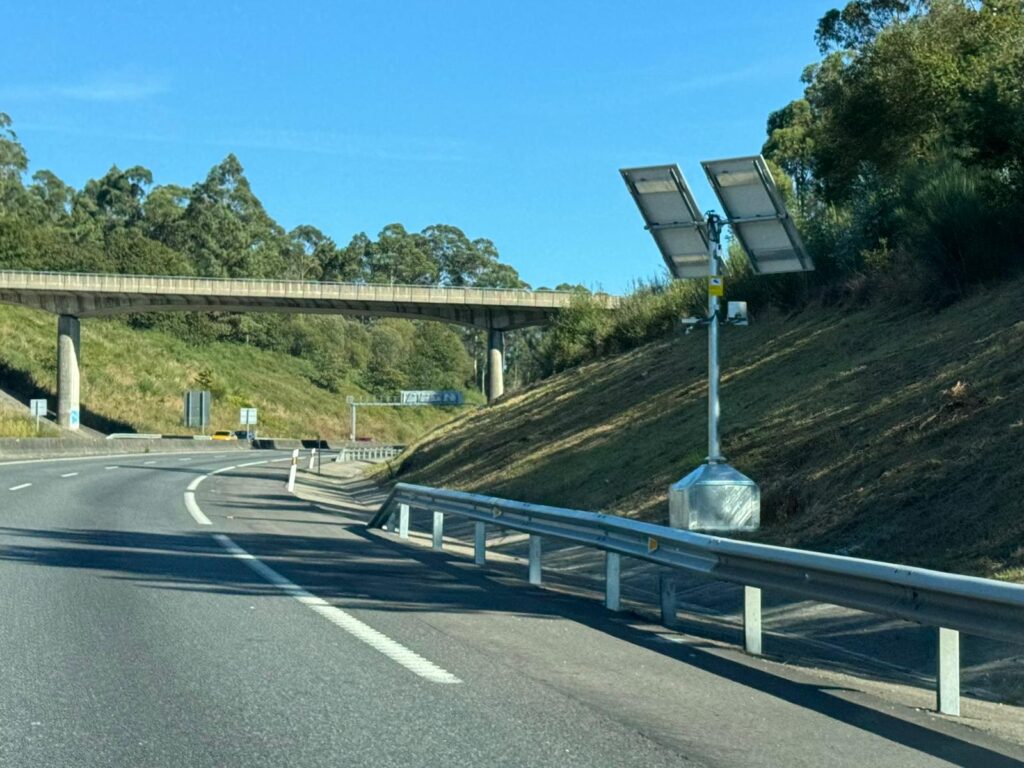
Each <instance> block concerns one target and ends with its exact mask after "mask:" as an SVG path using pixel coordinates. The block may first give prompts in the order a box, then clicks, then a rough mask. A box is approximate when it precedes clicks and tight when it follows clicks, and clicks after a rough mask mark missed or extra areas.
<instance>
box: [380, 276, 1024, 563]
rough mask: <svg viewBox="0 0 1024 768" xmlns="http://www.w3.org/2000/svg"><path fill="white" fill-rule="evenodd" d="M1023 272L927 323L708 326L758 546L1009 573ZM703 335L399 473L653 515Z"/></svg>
mask: <svg viewBox="0 0 1024 768" xmlns="http://www.w3.org/2000/svg"><path fill="white" fill-rule="evenodd" d="M1021 306H1024V281H1018V282H1014V283H1010V284H1007V285H1004V286H1002V287H1000V288H999V289H997V290H993V291H991V292H988V293H984V294H982V295H977V296H975V297H974V298H972V299H969V300H966V301H964V302H961V303H960V304H958V305H955V306H953V307H951V308H949V309H946V310H944V311H943V312H940V313H937V314H936V313H930V312H929V313H918V314H908V313H906V312H902V313H901V312H900V311H897V310H894V309H893V308H889V307H877V306H876V307H871V308H868V309H858V310H840V309H836V308H816V309H808V310H806V311H804V312H803V313H801V314H800V315H798V316H795V317H789V318H773V319H768V320H762V321H760V322H756V323H755V324H754V325H752V326H751V327H749V328H730V329H726V331H725V332H724V333H723V342H722V348H723V370H724V381H723V387H722V398H723V411H724V413H723V424H722V427H723V435H724V450H725V454H726V455H727V456H728V458H729V460H730V462H731V463H733V464H734V465H735V466H736V467H738V468H740V469H741V470H743V471H744V472H746V473H747V474H749V475H750V476H752V477H754V478H756V479H757V480H758V481H759V482H760V483H761V485H762V490H763V513H762V515H763V523H764V526H763V529H762V531H761V532H759V533H758V534H757V536H756V538H757V539H760V540H763V541H768V542H772V543H779V544H784V545H788V546H798V547H805V548H811V549H819V550H826V551H833V552H841V553H848V554H856V555H857V556H860V557H872V558H879V559H887V560H896V561H900V562H907V563H911V564H918V565H923V566H927V567H934V568H942V569H951V570H958V571H961V572H965V573H976V574H984V575H991V576H997V577H1001V578H1013V579H1020V578H1021V577H1022V576H1024V447H1022V446H1024V315H1022V312H1021V309H1020V308H1021ZM705 344H706V337H705V336H704V334H703V333H694V334H692V335H690V336H686V337H684V336H680V337H677V338H673V339H671V340H667V341H664V342H659V343H655V344H651V345H648V346H646V347H643V348H641V349H638V350H635V351H633V352H631V353H628V354H625V355H621V356H618V357H614V358H610V359H606V360H602V361H600V362H597V363H594V364H590V365H586V366H582V367H580V368H577V369H575V370H572V371H569V372H567V373H565V374H562V375H559V376H556V377H553V378H552V379H550V380H547V381H544V382H541V383H540V384H538V385H536V386H534V387H532V388H531V389H528V390H526V391H524V392H522V393H519V394H517V395H515V396H512V397H509V398H507V399H506V400H504V401H503V402H502V403H501V404H499V405H498V406H497V407H494V408H490V409H486V410H484V411H479V412H476V413H473V414H467V415H466V416H464V417H463V418H461V419H459V420H457V421H455V422H452V423H451V424H449V425H446V426H444V427H442V428H439V429H438V430H435V431H434V432H433V433H431V434H430V435H428V436H427V437H426V438H424V439H423V440H421V441H420V443H419V444H418V445H417V447H416V450H415V451H414V452H411V453H410V454H407V457H406V458H405V460H404V461H403V463H402V464H401V465H400V467H399V468H398V470H397V474H398V476H399V477H400V479H402V480H406V481H409V482H417V483H424V484H429V485H441V486H449V487H455V488H460V489H464V490H473V491H481V492H487V493H491V494H494V495H498V496H506V497H511V498H518V499H523V500H528V501H535V502H544V503H549V504H556V505H564V506H571V507H577V508H583V509H603V510H606V511H611V512H615V513H618V514H623V515H630V516H636V517H640V518H644V519H649V520H655V521H665V520H666V519H667V503H666V501H665V497H666V487H667V486H668V484H669V483H671V482H673V481H675V480H676V479H678V478H679V477H681V476H682V475H683V474H685V473H686V472H687V471H688V470H689V469H691V468H692V467H694V466H695V465H696V464H698V463H699V462H700V461H701V460H702V459H703V457H704V455H705V445H706V443H705V440H706V438H705V429H706V421H705V400H704V398H705V397H706V382H705V373H706V367H705V365H706V364H705Z"/></svg>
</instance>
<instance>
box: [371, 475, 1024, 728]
mask: <svg viewBox="0 0 1024 768" xmlns="http://www.w3.org/2000/svg"><path fill="white" fill-rule="evenodd" d="M411 509H422V510H427V511H430V512H433V531H432V534H433V545H434V548H435V549H440V548H441V546H442V543H443V530H444V516H445V515H446V514H451V515H459V516H461V517H465V518H468V519H471V520H473V521H475V535H474V551H475V561H476V562H477V563H478V564H481V565H482V564H483V563H484V562H485V558H486V526H488V525H490V526H495V527H498V528H504V529H510V530H514V531H520V532H523V533H527V534H529V535H530V542H529V579H530V582H531V583H534V584H539V583H540V582H541V542H542V539H543V538H552V539H559V540H562V541H566V542H571V543H573V544H578V545H582V546H586V547H592V548H595V549H599V550H604V551H605V553H606V560H605V566H606V567H605V577H606V578H605V604H606V605H607V606H608V607H609V608H611V609H613V610H618V609H619V602H620V598H619V595H620V588H619V574H620V558H621V557H622V556H623V555H625V556H627V557H632V558H636V559H638V560H646V561H648V562H651V563H657V564H658V565H661V566H665V567H666V568H667V569H670V570H669V571H668V572H667V574H666V575H663V576H662V580H661V585H660V600H661V614H662V621H663V622H664V623H665V624H668V625H671V624H674V623H675V620H676V613H677V604H676V593H675V590H676V587H675V580H674V579H673V578H672V577H671V574H672V571H688V572H692V573H698V574H701V575H703V576H707V577H711V578H714V579H720V580H723V581H729V582H733V583H736V584H741V585H743V587H744V590H743V591H744V608H743V617H744V647H745V648H746V650H747V651H748V652H750V653H753V654H759V653H760V652H761V590H762V589H771V590H775V591H778V592H781V593H784V594H787V595H790V596H793V597H796V598H800V599H805V600H814V601H818V602H824V603H830V604H834V605H841V606H846V607H849V608H855V609H857V610H861V611H866V612H869V613H875V614H878V615H881V616H888V617H893V618H897V619H904V620H906V621H910V622H915V623H918V624H924V625H928V626H933V627H936V628H938V632H937V642H938V651H939V652H938V668H937V675H936V679H937V707H938V709H939V711H940V712H943V713H945V714H959V712H960V655H959V632H961V631H962V632H966V633H968V634H973V635H979V636H981V637H988V638H993V639H996V640H1003V641H1009V642H1016V643H1020V642H1024V586H1022V585H1018V584H1010V583H1004V582H998V581H993V580H990V579H982V578H976V577H971V576H960V575H957V574H951V573H942V572H940V571H932V570H927V569H924V568H915V567H911V566H906V565H896V564H893V563H883V562H876V561H872V560H861V559H857V558H852V557H842V556H839V555H829V554H823V553H819V552H808V551H804V550H798V549H788V548H784V547H775V546H769V545H766V544H755V543H751V542H744V541H736V540H732V539H727V538H721V537H717V536H708V535H703V534H698V533H693V532H690V531H683V530H678V529H674V528H667V527H665V526H660V525H654V524H651V523H645V522H641V521H638V520H631V519H629V518H624V517H619V516H616V515H605V514H601V513H598V512H586V511H582V510H575V509H563V508H559V507H549V506H543V505H538V504H528V503H525V502H520V501H510V500H508V499H500V498H495V497H491V496H482V495H477V494H471V493H463V492H461V491H450V490H445V489H440V488H429V487H426V486H419V485H409V484H406V483H399V484H398V485H396V486H395V487H394V489H393V490H392V491H391V493H390V495H389V496H388V497H387V499H386V500H385V501H384V504H383V505H382V506H381V508H380V511H379V512H378V513H377V514H376V515H375V516H374V518H373V519H372V520H371V521H370V523H369V525H370V526H371V527H387V528H389V529H391V530H396V529H397V530H398V532H399V536H400V537H402V538H407V537H408V532H409V513H410V510H411Z"/></svg>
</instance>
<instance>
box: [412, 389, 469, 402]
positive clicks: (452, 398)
mask: <svg viewBox="0 0 1024 768" xmlns="http://www.w3.org/2000/svg"><path fill="white" fill-rule="evenodd" d="M398 395H399V397H398V399H399V402H401V404H402V405H462V393H461V392H459V391H458V390H457V389H413V390H405V389H403V390H402V391H401V392H399V393H398Z"/></svg>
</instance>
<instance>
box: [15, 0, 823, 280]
mask: <svg viewBox="0 0 1024 768" xmlns="http://www.w3.org/2000/svg"><path fill="white" fill-rule="evenodd" d="M835 4H836V3H829V2H828V1H827V0H816V1H814V2H811V1H809V0H807V1H805V0H800V1H798V2H784V3H767V2H756V1H755V0H724V1H722V2H718V3H716V4H714V5H713V6H710V7H709V5H708V4H706V3H696V2H654V1H651V2H645V1H643V0H638V1H636V2H605V1H604V0H591V1H590V2H557V1H556V0H548V1H547V2H534V1H533V0H527V1H525V2H524V1H521V0H517V1H515V2H512V1H509V2H501V3H499V2H496V1H495V2H491V1H490V0H434V1H433V2H418V1H417V2H413V1H409V2H400V1H399V0H395V2H391V3H384V2H364V1H363V0H335V1H334V2H329V1H328V0H292V2H284V0H282V1H281V2H256V1H253V2H234V3H230V2H216V1H215V0H208V1H207V2H191V1H190V0H177V1H176V2H158V1H157V0H148V1H146V2H125V1H121V2H118V1H116V0H115V1H112V2H107V3H80V2H66V1H63V0H62V1H59V2H58V1H56V0H48V2H45V3H25V2H11V0H0V15H2V17H4V18H6V19H8V20H13V23H12V25H11V26H10V27H9V28H8V33H7V34H6V35H5V38H4V45H3V46H2V47H0V71H2V72H3V73H4V75H3V78H2V80H0V111H3V112H7V113H8V114H10V116H11V117H12V119H13V120H14V127H15V130H16V131H17V132H18V135H19V138H20V139H21V140H22V142H23V143H24V144H25V146H26V148H27V150H28V153H29V157H30V161H31V163H32V170H38V169H40V168H49V169H50V170H53V171H54V172H56V173H57V174H58V175H59V176H60V177H61V178H63V179H64V180H65V181H67V182H68V183H71V184H74V185H75V186H80V185H81V184H82V183H83V182H84V181H86V180H87V179H89V178H92V177H96V176H100V175H102V174H103V173H104V172H105V171H106V170H107V169H108V168H109V167H110V166H111V165H112V164H117V165H119V166H121V167H127V166H130V165H136V164H141V165H145V166H146V167H148V168H150V169H151V170H152V171H153V173H154V176H155V181H156V182H157V183H178V184H185V185H188V184H191V183H192V182H194V181H196V180H198V179H201V178H203V177H204V176H205V175H206V173H207V171H208V170H209V168H210V167H211V166H212V165H214V164H215V163H217V162H219V161H220V160H221V159H222V158H223V157H224V156H225V155H226V154H227V153H229V152H234V153H235V154H237V155H238V157H239V158H240V159H241V161H242V163H243V165H244V166H245V169H246V173H247V175H248V177H249V179H250V182H251V183H252V186H253V188H254V190H255V192H256V194H257V195H258V196H259V197H260V199H261V200H262V201H263V203H264V205H265V206H266V207H267V209H268V211H269V212H270V214H271V215H272V216H274V217H275V218H276V219H277V220H278V221H279V222H280V223H281V224H282V225H283V226H285V227H287V228H289V229H290V228H291V227H294V226H295V225H297V224H303V223H310V224H314V225H316V226H318V227H320V228H321V229H322V230H324V231H325V232H327V233H328V234H330V235H331V236H332V237H333V238H334V239H335V240H336V241H338V242H339V244H344V243H346V242H348V240H349V238H350V237H351V236H352V235H353V234H354V233H356V232H359V231H365V232H367V233H369V234H370V235H371V236H375V235H376V233H377V232H378V231H379V230H380V229H381V228H382V227H383V226H384V225H386V224H388V223H391V222H396V221H397V222H401V223H403V224H405V225H406V227H408V228H409V229H414V230H419V229H422V228H423V227H425V226H428V225H430V224H435V223H447V224H454V225H456V226H459V227H461V228H462V229H463V230H464V231H465V232H466V233H467V234H468V235H469V236H470V237H488V238H490V239H492V240H494V242H495V243H496V244H497V246H498V249H499V251H500V252H501V255H502V258H503V260H505V261H507V262H509V263H511V264H513V265H514V266H516V268H518V269H519V271H520V273H521V274H522V276H523V277H524V279H526V280H527V281H528V282H530V283H531V284H533V285H534V286H540V285H548V286H553V285H555V284H557V283H561V282H571V283H577V282H581V283H584V284H586V285H589V286H591V287H594V288H603V289H604V290H609V291H622V290H625V289H626V288H627V287H628V285H629V283H630V282H631V281H632V280H634V279H636V278H642V277H645V276H651V275H654V274H656V273H657V272H658V271H659V269H660V264H661V261H660V257H659V256H658V252H657V249H656V248H655V246H654V244H653V242H652V241H651V240H650V238H649V236H648V235H647V233H645V232H644V231H643V229H642V225H641V222H640V218H639V214H638V213H637V212H636V209H635V208H634V206H633V203H632V201H631V200H630V198H629V195H628V193H627V192H626V190H625V188H624V186H623V184H622V181H621V179H620V178H619V175H618V172H617V169H618V168H620V167H622V166H629V165H645V164H653V163H663V162H678V163H679V164H680V166H681V167H682V168H683V172H684V174H685V175H686V176H687V178H688V179H689V181H690V182H691V185H692V186H693V187H694V189H695V192H696V194H697V198H698V202H699V203H700V204H701V205H702V206H704V207H705V208H709V207H712V206H713V197H712V195H711V192H710V191H709V189H708V187H707V185H706V184H705V183H704V181H703V178H702V174H701V171H700V166H699V161H700V160H703V159H714V158H719V157H728V156H733V155H742V154H750V153H754V152H757V151H758V150H759V149H760V147H761V144H762V143H763V141H764V125H765V119H766V118H767V116H768V113H769V112H770V111H772V110H773V109H776V108H778V107H780V106H782V105H784V104H785V103H787V102H788V101H789V100H791V99H793V98H795V97H797V96H799V94H800V93H801V85H800V82H799V77H800V73H801V71H802V69H803V68H804V66H806V65H807V64H810V63H812V62H813V61H815V60H816V59H817V55H816V50H815V47H814V44H813V32H814V26H815V23H816V21H817V19H818V18H819V17H820V16H821V15H823V14H824V12H825V11H826V10H828V8H830V7H832V6H833V5H835Z"/></svg>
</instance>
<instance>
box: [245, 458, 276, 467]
mask: <svg viewBox="0 0 1024 768" xmlns="http://www.w3.org/2000/svg"><path fill="white" fill-rule="evenodd" d="M268 463H270V462H269V460H268V459H264V460H263V461H247V462H245V464H239V465H238V466H240V467H255V466H256V465H257V464H268Z"/></svg>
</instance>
